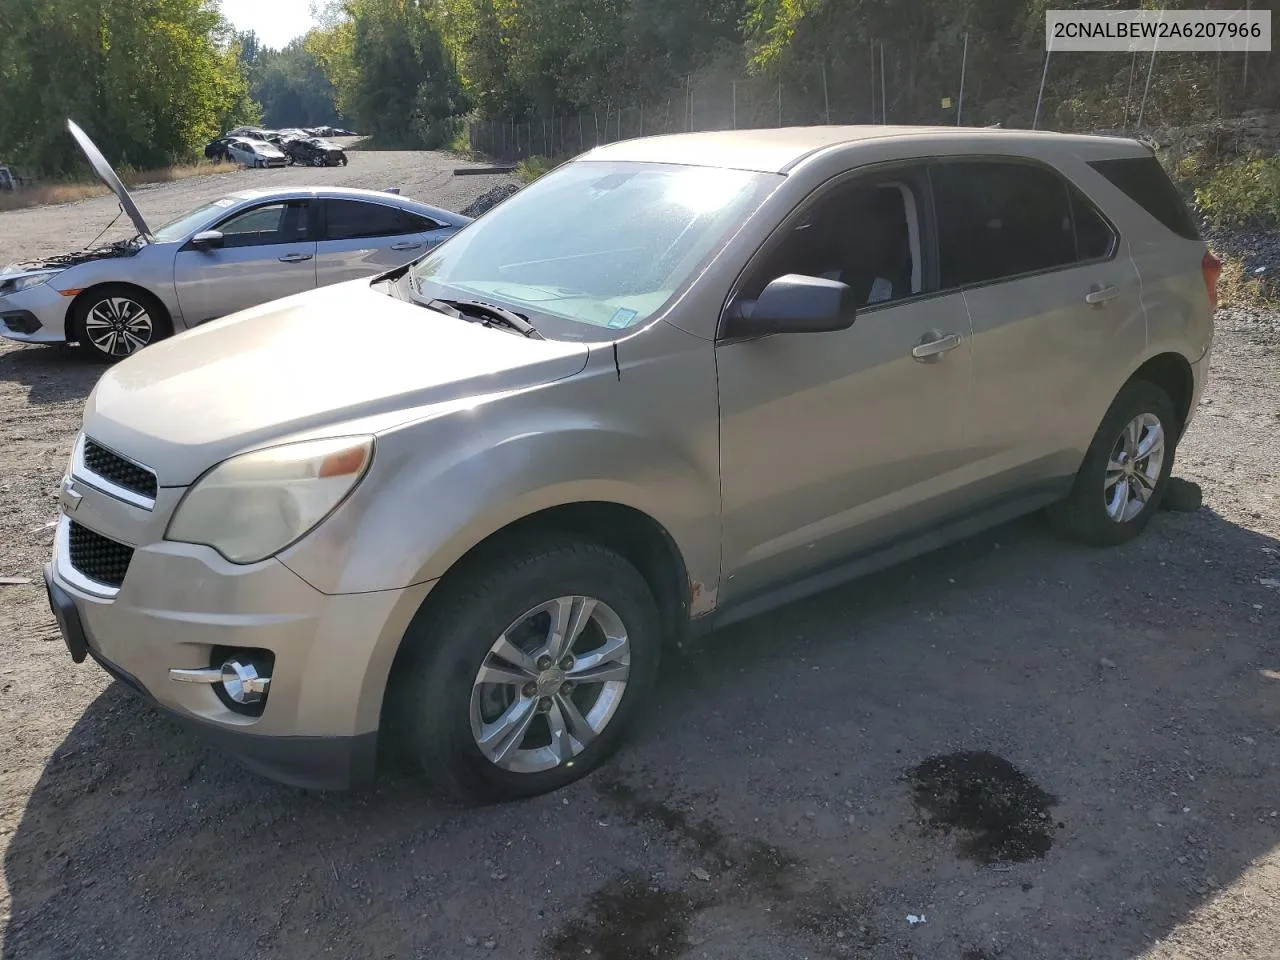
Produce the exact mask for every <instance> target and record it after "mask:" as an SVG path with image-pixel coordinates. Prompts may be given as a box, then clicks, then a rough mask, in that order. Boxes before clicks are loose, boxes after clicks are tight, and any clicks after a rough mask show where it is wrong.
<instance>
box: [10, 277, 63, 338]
mask: <svg viewBox="0 0 1280 960" xmlns="http://www.w3.org/2000/svg"><path fill="white" fill-rule="evenodd" d="M70 305H71V300H70V298H68V297H64V296H63V295H62V294H61V293H59V292H58V290H57V288H56V287H55V286H54V285H53V283H52V282H51V283H42V284H40V285H39V286H36V287H30V288H28V289H26V290H22V291H19V292H18V293H11V294H9V295H8V296H4V297H0V337H7V338H8V339H10V340H17V341H19V342H21V343H66V341H67V332H66V322H67V308H68V307H69V306H70Z"/></svg>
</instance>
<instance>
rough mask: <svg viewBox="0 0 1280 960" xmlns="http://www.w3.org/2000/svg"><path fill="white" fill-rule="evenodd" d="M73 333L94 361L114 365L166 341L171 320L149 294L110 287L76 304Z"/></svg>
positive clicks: (126, 288)
mask: <svg viewBox="0 0 1280 960" xmlns="http://www.w3.org/2000/svg"><path fill="white" fill-rule="evenodd" d="M71 333H72V334H73V336H74V337H75V339H76V340H77V341H78V342H79V344H80V347H81V349H83V350H84V351H85V352H86V353H88V354H89V355H90V356H91V357H93V359H95V360H98V361H101V362H107V363H114V362H116V361H117V360H123V359H124V358H125V357H128V356H131V355H133V354H135V353H137V352H138V351H139V350H141V349H142V348H143V347H147V346H150V345H151V344H153V343H155V342H156V341H157V340H160V339H163V338H164V337H166V336H167V335H168V333H169V320H168V314H167V313H166V312H165V309H164V306H163V305H162V304H161V303H160V301H159V300H157V299H156V298H155V297H153V296H151V295H150V294H149V293H147V292H146V291H144V290H139V289H137V288H135V287H127V286H123V285H110V286H105V287H101V288H99V289H98V290H97V291H93V292H91V293H89V294H88V295H86V296H84V297H82V298H81V299H80V300H79V301H77V302H76V304H75V305H74V306H73V307H72V311H71Z"/></svg>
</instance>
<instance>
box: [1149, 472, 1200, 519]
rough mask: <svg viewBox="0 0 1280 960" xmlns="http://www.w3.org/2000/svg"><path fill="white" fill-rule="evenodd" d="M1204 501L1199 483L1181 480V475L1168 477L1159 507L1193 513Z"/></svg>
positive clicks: (1177, 511)
mask: <svg viewBox="0 0 1280 960" xmlns="http://www.w3.org/2000/svg"><path fill="white" fill-rule="evenodd" d="M1203 503H1204V493H1203V491H1201V489H1200V484H1198V483H1192V482H1191V481H1190V480H1183V479H1182V478H1181V477H1170V478H1169V483H1168V485H1167V486H1166V487H1165V488H1164V498H1163V499H1162V500H1161V501H1160V507H1161V508H1162V509H1164V510H1172V511H1174V512H1176V513H1195V512H1196V511H1197V510H1199V509H1200V507H1201V506H1202V505H1203Z"/></svg>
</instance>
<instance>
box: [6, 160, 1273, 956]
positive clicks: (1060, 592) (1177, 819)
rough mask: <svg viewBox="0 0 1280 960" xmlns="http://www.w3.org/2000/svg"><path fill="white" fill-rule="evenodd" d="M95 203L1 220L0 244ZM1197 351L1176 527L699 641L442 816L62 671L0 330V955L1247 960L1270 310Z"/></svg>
mask: <svg viewBox="0 0 1280 960" xmlns="http://www.w3.org/2000/svg"><path fill="white" fill-rule="evenodd" d="M368 156H370V157H372V156H373V155H368ZM384 156H385V158H386V162H387V163H388V164H391V165H393V166H392V167H388V168H385V171H384V175H383V179H388V178H389V175H390V174H391V173H392V172H393V171H398V172H399V175H400V176H401V177H402V178H403V180H404V183H403V185H404V186H405V192H406V193H412V195H415V196H418V197H420V198H423V199H427V200H432V199H434V200H436V202H440V203H442V205H452V206H455V207H457V206H461V205H462V204H463V203H465V202H466V201H467V200H469V199H470V198H471V197H473V196H474V195H475V194H476V193H478V192H480V190H482V189H484V188H486V187H487V186H491V185H492V182H486V181H487V178H475V179H474V182H473V180H472V179H471V178H458V179H457V180H455V179H453V178H451V177H449V176H448V175H446V173H445V169H444V164H443V163H442V161H441V159H440V158H438V157H433V156H430V155H409V154H403V155H394V154H392V155H384ZM379 159H381V158H379ZM363 160H364V158H362V157H360V156H359V155H353V159H352V164H351V166H350V167H348V168H347V169H346V170H331V171H317V172H313V171H305V172H306V173H307V175H308V177H309V178H315V177H318V176H319V177H324V176H328V177H334V178H341V177H347V178H354V177H356V176H357V174H358V172H359V171H360V170H361V163H362V161H363ZM371 162H376V161H371ZM448 164H449V165H452V161H448ZM395 165H399V166H395ZM381 169H382V168H380V170H381ZM365 174H366V175H367V174H368V171H367V170H366V171H365ZM294 175H295V172H283V173H281V172H277V171H265V172H260V173H256V174H245V175H236V176H235V179H236V180H241V179H246V180H247V179H248V178H249V177H250V176H252V177H253V178H254V179H263V180H265V179H268V178H277V177H278V178H286V177H292V176H294ZM411 176H415V177H417V178H418V179H417V180H415V181H414V183H415V184H416V187H415V189H414V190H413V191H411V190H410V189H409V186H410V184H409V180H410V177H411ZM347 182H352V181H350V180H348V181H347ZM225 189H229V184H224V183H222V182H219V183H217V184H212V183H209V184H200V183H193V182H186V183H182V184H174V185H170V186H166V187H161V188H153V189H151V190H148V191H140V196H139V203H140V205H141V206H142V207H143V209H144V210H145V211H147V212H148V214H150V213H151V211H152V210H156V211H160V210H161V209H162V208H163V209H167V210H170V211H172V213H177V212H180V210H181V209H183V208H186V207H189V206H191V205H193V204H194V203H196V202H198V201H199V200H200V199H203V198H204V197H206V196H210V195H216V194H217V193H220V192H222V191H223V190H225ZM99 206H100V207H102V209H101V210H98V209H91V207H92V203H86V204H81V205H77V207H76V208H75V209H58V210H49V209H46V210H42V211H24V212H22V213H18V214H5V215H0V261H3V260H5V256H4V254H7V253H10V252H12V251H16V250H17V249H19V248H22V249H23V250H28V249H31V250H37V249H41V248H52V247H53V246H57V245H58V244H57V242H56V241H57V240H58V238H59V237H61V238H62V239H63V241H65V238H66V237H67V236H76V237H79V236H80V235H81V234H85V233H89V231H90V230H92V229H96V228H95V227H94V224H95V223H97V222H98V220H99V219H100V215H101V214H102V213H103V212H106V213H108V214H109V212H110V210H109V204H107V205H105V206H103V205H102V204H99ZM157 216H158V214H157ZM85 239H87V237H86V238H85ZM63 245H65V243H64V244H63ZM1218 329H1219V333H1218V338H1217V343H1216V346H1215V353H1214V358H1213V368H1212V379H1211V381H1210V383H1209V386H1208V390H1207V392H1206V395H1205V398H1204V403H1203V405H1202V406H1201V408H1200V409H1199V411H1198V415H1197V420H1196V423H1195V425H1194V427H1193V429H1192V431H1191V433H1190V435H1189V436H1188V437H1187V438H1186V440H1185V442H1184V444H1183V446H1182V449H1181V452H1180V460H1179V473H1180V474H1181V475H1182V476H1185V477H1188V478H1190V479H1193V480H1196V481H1198V482H1200V483H1201V484H1203V486H1204V493H1205V506H1204V508H1203V509H1201V510H1200V511H1199V512H1198V513H1195V514H1172V513H1165V514H1161V515H1160V516H1159V517H1158V518H1156V521H1155V522H1154V524H1153V525H1152V527H1151V528H1150V529H1149V531H1148V532H1147V534H1146V535H1145V536H1144V537H1143V538H1141V539H1140V540H1139V541H1137V542H1135V543H1133V544H1131V545H1129V546H1126V547H1124V548H1121V549H1118V550H1112V551H1094V550H1088V549H1084V548H1079V547H1073V546H1068V545H1064V544H1062V543H1060V542H1058V541H1056V540H1055V539H1053V538H1052V537H1051V536H1050V534H1049V533H1048V532H1047V530H1046V529H1045V527H1044V525H1043V523H1042V522H1041V521H1040V520H1039V519H1037V518H1029V519H1027V520H1023V521H1020V522H1017V523H1014V524H1012V525H1009V526H1006V527H1002V528H1000V529H998V530H995V531H993V532H991V533H988V534H986V535H984V536H981V537H978V538H976V539H973V540H970V541H967V542H965V543H962V544H959V545H956V546H953V547H951V548H948V549H946V550H943V551H941V552H939V553H936V554H934V555H931V556H928V557H925V558H922V559H920V560H917V561H915V562H912V563H910V564H907V565H905V566H903V567H900V568H897V569H895V570H892V571H888V572H886V573H883V574H880V575H877V576H875V577H873V578H870V579H868V580H864V581H862V582H860V583H857V584H854V585H852V586H849V587H847V588H844V589H841V590H837V591H833V592H830V593H827V594H825V595H823V596H821V597H818V598H816V599H813V600H809V601H805V602H803V603H799V604H796V605H793V606H791V607H788V608H786V609H783V610H780V611H777V612H775V613H773V614H771V615H768V616H766V617H764V618H761V619H758V620H755V621H753V622H750V623H746V624H743V625H742V626H739V627H735V628H733V629H730V630H726V631H723V632H722V633H721V634H719V635H717V636H715V637H714V638H713V639H712V640H711V641H709V643H708V644H707V645H706V646H705V647H703V648H701V649H700V650H699V651H698V652H696V653H695V654H692V655H690V656H689V657H687V658H685V659H683V660H680V661H672V662H669V663H668V665H667V669H666V672H665V678H664V681H663V683H662V685H661V688H660V690H659V692H658V694H657V701H658V702H657V703H655V704H654V709H652V710H650V711H649V714H648V719H647V721H646V722H645V723H644V724H643V725H642V728H641V729H640V730H639V731H638V732H637V734H636V736H635V738H634V740H633V742H632V743H631V744H630V745H628V746H627V747H626V748H624V750H623V751H622V753H621V754H620V755H619V756H618V758H617V759H616V761H615V762H614V763H613V764H612V765H610V766H609V767H608V768H606V769H605V770H602V771H600V772H598V773H597V774H596V775H594V776H592V777H591V778H589V779H588V780H587V781H585V782H583V783H580V784H578V785H576V786H574V787H572V788H570V789H568V790H565V791H563V792H561V793H558V794H556V795H553V796H548V797H543V798H540V799H537V800H533V801H530V802H525V803H521V804H516V805H507V806H499V807H491V808H486V809H478V810H476V809H458V808H455V807H452V806H449V805H446V804H444V803H442V802H441V801H439V800H437V799H435V798H434V797H433V796H432V795H431V793H430V791H429V790H427V789H426V788H425V786H424V784H423V783H421V782H420V781H418V780H416V779H414V778H412V777H409V776H407V775H405V774H403V773H399V772H395V771H388V772H387V773H386V774H385V775H384V776H383V777H382V778H381V779H380V780H379V781H378V783H376V784H375V785H374V786H372V787H370V788H368V789H366V790H364V791H361V792H357V793H350V794H308V793H303V792H300V791H296V790H292V789H288V788H284V787H278V786H275V785H273V784H271V783H268V782H266V781H263V780H261V779H259V778H257V777H255V776H254V775H252V774H249V773H246V772H244V771H242V770H241V769H240V768H239V767H237V766H235V765H234V764H233V763H232V762H230V761H228V760H226V759H224V758H222V757H221V756H219V755H218V754H216V753H214V752H211V751H210V750H208V749H206V748H205V747H204V746H203V745H202V744H201V743H199V742H197V741H196V740H194V739H192V738H191V737H189V736H188V735H186V734H185V733H183V732H181V731H180V730H179V729H178V728H177V727H176V726H175V725H174V724H173V723H172V722H171V721H169V720H167V719H165V718H163V717H161V716H160V715H159V714H157V713H156V712H155V711H154V710H152V709H151V708H149V707H147V706H145V705H143V704H142V703H141V702H139V701H138V700H137V699H136V698H135V697H134V696H132V695H131V694H129V693H128V692H127V691H126V690H125V689H123V688H122V687H121V686H120V685H119V684H115V683H112V682H110V681H109V680H108V678H107V677H106V675H105V674H104V673H103V672H102V671H101V670H100V669H98V668H97V667H96V666H94V665H92V664H91V663H86V664H83V665H81V666H75V665H73V664H72V663H71V661H70V659H69V657H68V656H67V654H66V651H65V649H64V647H63V645H62V643H61V641H60V640H59V639H58V636H57V633H56V631H55V627H54V624H53V620H52V618H51V617H50V615H49V612H48V609H47V606H46V604H45V600H44V597H43V594H42V592H41V590H40V589H39V587H38V580H39V568H40V565H41V564H42V563H43V562H44V561H45V559H46V558H47V557H48V555H49V551H50V541H51V530H50V526H49V525H50V523H51V521H52V520H53V517H54V514H55V510H56V501H55V497H54V492H53V491H54V487H55V485H56V483H57V481H58V478H59V476H60V475H61V473H62V470H63V467H64V465H65V462H66V458H67V455H68V451H69V447H70V443H71V440H72V437H73V434H74V432H75V430H76V428H77V425H78V423H79V417H80V410H81V406H82V402H83V399H84V397H85V395H86V394H87V393H88V391H89V389H90V388H91V386H92V385H93V382H94V380H95V378H96V377H97V376H98V374H99V373H100V370H99V368H97V367H94V366H91V365H88V364H86V363H83V362H81V361H80V360H79V359H78V358H77V357H76V356H74V355H72V354H71V353H70V352H69V351H66V350H64V349H55V348H24V347H16V346H13V345H11V344H10V345H5V346H3V347H0V577H4V576H9V577H31V578H34V579H35V580H36V583H34V584H31V585H16V586H0V854H2V855H3V877H2V878H0V931H3V932H2V936H3V947H2V948H0V954H2V955H3V957H4V958H8V960H40V958H59V960H61V958H68V957H77V958H78V957H90V956H92V957H146V958H151V957H164V958H167V957H182V958H187V957H190V958H222V957H227V956H231V955H235V956H239V957H245V958H255V957H273V958H275V957H279V958H296V960H304V958H305V960H311V958H315V957H322V956H335V957H360V958H385V960H390V958H396V960H406V958H413V960H417V958H427V957H430V958H438V960H454V958H461V960H466V958H469V957H485V956H503V957H520V958H525V957H529V958H537V957H542V958H547V960H581V958H586V957H590V958H593V960H651V958H658V960H677V958H680V960H704V958H705V960H803V958H814V960H816V958H840V957H851V958H866V960H907V958H918V960H995V958H1001V960H1006V958H1015V960H1021V958H1027V960H1041V958H1044V960H1056V958H1062V960H1082V958H1099V960H1101V958H1116V960H1175V958H1176V960H1244V958H1250V960H1263V958H1267V960H1274V958H1276V957H1280V926H1277V924H1276V917H1277V916H1280V789H1277V784H1278V783H1280V779H1278V777H1280V766H1278V765H1280V738H1278V737H1277V734H1280V709H1278V708H1280V630H1278V629H1277V625H1278V624H1280V618H1278V617H1277V615H1276V611H1277V607H1280V444H1277V442H1276V440H1275V436H1276V431H1277V427H1278V426H1280V375H1278V374H1277V363H1278V362H1280V313H1276V312H1272V313H1254V314H1252V315H1249V314H1243V313H1238V312H1237V313H1230V314H1225V315H1222V316H1221V317H1220V320H1219V328H1218ZM913 918H914V921H915V922H913Z"/></svg>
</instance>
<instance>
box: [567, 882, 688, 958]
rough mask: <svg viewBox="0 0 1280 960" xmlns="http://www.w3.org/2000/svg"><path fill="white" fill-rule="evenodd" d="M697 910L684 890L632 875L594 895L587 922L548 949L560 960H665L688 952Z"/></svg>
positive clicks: (571, 927)
mask: <svg viewBox="0 0 1280 960" xmlns="http://www.w3.org/2000/svg"><path fill="white" fill-rule="evenodd" d="M697 910H698V905H697V904H696V903H694V901H693V899H692V898H690V897H689V896H687V895H686V894H684V893H682V892H680V891H679V890H662V889H659V888H656V887H652V886H650V885H649V884H648V883H647V882H646V881H645V879H644V878H643V877H640V876H637V875H634V874H628V875H624V876H622V877H619V878H617V879H615V880H614V881H612V882H611V883H610V884H609V885H608V886H606V887H604V888H603V889H600V890H597V891H596V892H595V893H593V894H592V895H591V898H590V900H589V901H588V903H587V913H586V916H585V917H583V918H582V919H581V920H574V921H573V922H572V923H570V924H568V925H567V926H566V927H565V928H564V929H563V930H561V931H560V933H558V934H557V935H556V936H555V937H553V938H552V939H551V940H550V941H548V943H547V948H548V950H549V952H550V955H551V956H552V957H553V958H556V960H580V958H582V957H591V958H593V960H655V958H656V960H664V958H671V957H678V956H679V955H680V954H681V953H682V952H684V950H685V949H686V948H687V947H688V942H687V940H686V932H687V930H688V928H689V921H690V920H692V919H693V915H694V914H695V913H696V912H697Z"/></svg>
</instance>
